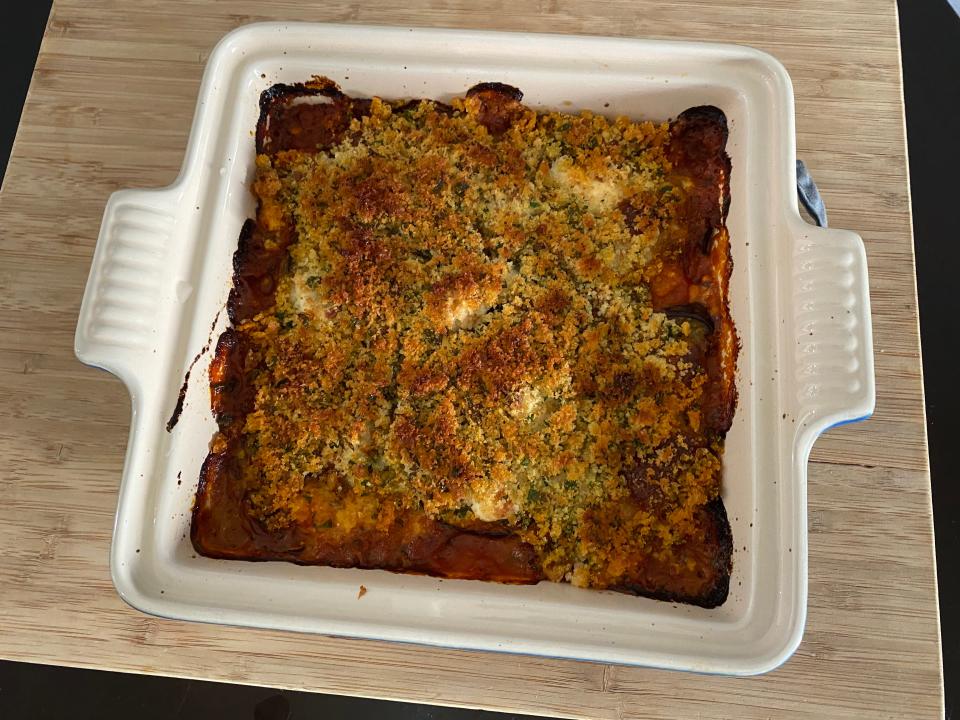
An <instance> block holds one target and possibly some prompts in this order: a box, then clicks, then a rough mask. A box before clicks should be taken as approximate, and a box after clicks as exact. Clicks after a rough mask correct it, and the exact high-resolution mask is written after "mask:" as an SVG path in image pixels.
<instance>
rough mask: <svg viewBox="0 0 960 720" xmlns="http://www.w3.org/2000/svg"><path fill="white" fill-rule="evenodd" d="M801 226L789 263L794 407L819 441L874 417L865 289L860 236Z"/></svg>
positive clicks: (865, 267) (867, 287)
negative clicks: (827, 433)
mask: <svg viewBox="0 0 960 720" xmlns="http://www.w3.org/2000/svg"><path fill="white" fill-rule="evenodd" d="M800 222H802V221H800ZM802 226H803V230H802V231H801V232H798V233H797V234H796V235H795V238H796V240H795V244H794V258H793V259H794V263H793V267H794V277H793V280H794V283H793V287H794V318H795V326H794V329H795V333H796V335H795V338H794V340H795V342H793V343H792V344H793V345H794V351H795V353H796V357H795V359H796V363H795V369H796V385H795V387H796V392H797V398H796V400H797V402H798V404H799V408H798V409H799V412H798V417H799V418H801V419H802V420H803V422H804V426H805V427H806V428H807V429H808V430H810V431H812V432H814V433H816V434H819V433H820V432H823V431H824V430H826V429H827V428H829V427H832V426H834V425H840V424H843V423H847V422H853V421H856V420H863V419H865V418H867V417H869V416H870V415H871V414H872V413H873V408H874V403H875V399H876V389H875V381H874V369H873V331H872V326H871V321H870V287H869V282H868V278H867V255H866V250H865V248H864V244H863V240H862V239H861V238H860V236H859V235H857V234H855V233H852V232H849V231H847V230H837V229H834V228H817V227H813V226H811V225H808V224H806V223H802Z"/></svg>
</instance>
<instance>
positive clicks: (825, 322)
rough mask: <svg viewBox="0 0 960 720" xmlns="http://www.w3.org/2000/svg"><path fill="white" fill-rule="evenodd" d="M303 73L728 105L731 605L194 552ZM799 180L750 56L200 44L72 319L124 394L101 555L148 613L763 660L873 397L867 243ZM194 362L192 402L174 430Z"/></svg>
mask: <svg viewBox="0 0 960 720" xmlns="http://www.w3.org/2000/svg"><path fill="white" fill-rule="evenodd" d="M314 74H317V75H326V76H328V77H330V78H332V79H333V80H335V81H337V82H338V83H340V85H341V86H342V88H343V90H344V91H345V92H346V93H348V94H350V95H354V96H371V95H380V96H383V97H388V98H394V97H427V98H433V99H439V100H447V99H449V98H450V97H452V96H455V95H461V94H462V93H463V92H464V91H465V90H467V89H468V88H469V87H471V86H472V85H474V84H476V83H478V82H482V81H500V82H505V83H508V84H510V85H514V86H517V87H519V88H520V89H522V90H523V91H524V93H525V97H524V101H525V103H526V104H528V105H529V106H531V107H534V108H538V109H540V108H542V109H558V110H564V111H571V110H577V109H590V110H593V111H596V112H600V113H603V114H608V115H611V116H612V115H620V114H623V115H628V116H630V117H632V118H649V119H655V120H663V119H667V118H670V117H675V116H676V115H677V114H678V113H679V112H680V111H682V110H684V109H686V108H688V107H691V106H695V105H704V104H710V105H716V106H718V107H720V108H721V109H723V110H724V112H725V113H726V115H727V117H728V120H729V125H730V138H729V143H728V152H729V154H730V156H731V159H732V165H733V172H732V177H731V198H732V203H731V206H730V213H729V217H728V222H727V224H728V228H729V232H730V237H731V246H732V255H733V260H734V271H733V276H732V279H731V289H730V303H731V309H732V313H733V317H734V321H735V323H736V326H737V329H738V331H739V334H740V339H741V344H742V350H741V353H740V359H739V368H738V379H737V385H738V388H739V393H740V400H739V404H738V408H737V413H736V417H735V420H734V424H733V428H732V429H731V431H730V433H729V435H728V437H727V443H726V454H725V458H724V489H723V499H724V503H725V505H726V508H727V513H728V515H729V517H730V523H731V527H732V530H733V537H734V545H735V548H736V550H735V554H734V564H733V573H732V576H731V590H730V596H729V598H728V600H727V601H726V603H725V604H724V605H722V606H721V607H719V608H717V609H713V610H705V609H702V608H698V607H692V606H685V605H674V604H671V603H665V602H659V601H655V600H649V599H646V598H637V597H632V596H628V595H622V594H618V593H614V592H601V591H594V590H584V589H580V588H575V587H571V586H568V585H562V584H554V583H549V582H543V583H540V584H538V585H532V586H512V585H500V584H496V583H486V582H479V581H470V580H441V579H438V578H432V577H425V576H415V575H399V574H394V573H390V572H386V571H380V570H352V569H336V568H326V567H301V566H297V565H293V564H289V563H284V562H241V561H227V560H214V559H210V558H205V557H200V556H197V555H196V553H195V552H194V550H193V548H192V546H191V544H190V539H189V535H190V533H189V530H190V516H191V510H192V505H193V498H194V494H195V492H196V485H197V479H198V476H199V472H200V465H201V463H202V462H203V460H204V458H205V457H206V454H207V451H208V444H209V442H210V439H211V437H212V436H213V433H214V431H215V423H214V421H213V417H212V415H211V412H210V400H209V388H208V377H207V366H208V365H209V361H210V357H211V352H212V347H213V345H214V344H215V342H216V338H217V337H218V336H219V334H220V333H221V332H222V331H223V329H224V328H225V327H226V324H227V319H226V313H225V312H223V309H224V306H225V303H226V300H227V295H228V293H229V290H230V287H231V273H232V268H231V260H232V255H233V252H234V250H235V249H236V245H237V237H238V234H239V231H240V227H241V225H242V223H243V221H244V219H246V218H247V217H250V216H252V215H253V212H254V200H253V196H252V194H251V192H250V189H249V188H250V182H251V180H252V178H253V163H254V138H253V133H252V131H253V129H254V127H255V125H256V121H257V116H258V106H257V101H258V98H259V95H260V93H261V91H263V90H264V89H266V88H267V87H269V86H270V85H272V84H274V83H277V82H296V81H302V80H305V79H307V78H309V77H310V76H311V75H314ZM794 183H795V139H794V125H793V92H792V88H791V84H790V79H789V77H788V75H787V73H786V71H785V70H784V68H783V66H782V65H780V63H778V62H777V61H776V60H775V59H773V58H772V57H770V56H769V55H766V54H764V53H761V52H758V51H756V50H753V49H750V48H745V47H736V46H727V45H711V44H702V43H684V42H660V41H643V40H630V39H613V38H599V37H577V36H558V35H534V34H519V33H494V32H474V31H462V30H426V29H414V28H387V27H370V26H347V25H316V24H298V23H289V24H288V23H269V24H256V25H249V26H246V27H243V28H240V29H239V30H236V31H234V32H232V33H230V34H229V35H227V36H226V37H225V38H224V39H223V40H222V41H221V42H220V43H219V45H218V46H217V47H216V49H215V50H214V51H213V53H212V55H211V57H210V59H209V62H208V65H207V69H206V73H205V75H204V79H203V83H202V86H201V89H200V97H199V101H198V105H197V110H196V115H195V117H194V124H193V131H192V133H191V136H190V141H189V144H188V148H187V156H186V160H185V162H184V165H183V169H182V171H181V173H180V176H179V178H178V179H177V181H176V182H175V183H174V184H173V185H171V186H170V187H167V188H163V189H159V190H122V191H119V192H117V193H114V194H113V196H111V198H110V200H109V202H108V204H107V208H106V211H105V214H104V219H103V224H102V227H101V230H100V236H99V239H98V242H97V247H96V251H95V253H94V257H93V263H92V267H91V271H90V277H89V280H88V283H87V288H86V292H85V294H84V298H83V304H82V307H81V311H80V317H79V322H78V327H77V334H76V354H77V357H78V358H80V360H82V361H83V362H85V363H88V364H90V365H95V366H98V367H101V368H104V369H105V370H107V371H109V372H111V373H113V374H115V375H117V376H118V377H119V378H120V379H121V380H122V381H123V382H124V384H125V385H126V386H127V388H128V390H129V392H130V397H131V402H132V406H133V415H132V421H131V431H130V439H129V443H128V447H127V455H126V462H125V466H124V473H123V480H122V484H121V488H120V498H119V505H118V510H117V516H116V526H115V530H114V539H113V547H112V552H111V570H112V576H113V581H114V584H115V585H116V587H117V590H118V591H119V593H120V594H121V596H122V597H123V598H124V600H126V601H127V602H128V603H130V604H131V605H133V606H134V607H136V608H138V609H140V610H142V611H144V612H148V613H152V614H155V615H160V616H164V617H171V618H180V619H188V620H199V621H204V622H217V623H230V624H234V625H247V626H254V627H265V628H276V629H285V630H295V631H305V632H317V633H327V634H335V635H349V636H356V637H365V638H377V639H384V640H396V641H408V642H417V643H427V644H432V645H441V646H447V647H461V648H472V649H482V650H500V651H506V652H520V653H531V654H537V655H548V656H557V657H567V658H580V659H586V660H595V661H605V662H616V663H629V664H644V665H654V666H659V667H668V668H679V669H685V670H695V671H702V672H718V673H730V674H753V673H760V672H765V671H767V670H770V669H772V668H774V667H776V666H777V665H779V664H780V663H782V662H783V661H784V660H785V659H786V658H788V657H789V656H790V654H791V653H792V652H793V651H794V650H795V649H796V647H797V645H798V644H799V642H800V638H801V636H802V634H803V626H804V620H805V615H806V600H807V531H806V466H807V458H808V456H809V453H810V449H811V447H812V445H813V443H814V441H815V439H816V438H817V436H818V435H819V434H820V433H821V432H823V431H824V430H826V429H827V428H829V427H830V426H832V425H835V424H838V423H843V422H848V421H852V420H857V419H862V418H864V417H866V416H868V415H869V414H870V413H871V412H872V410H873V405H874V377H873V354H872V343H871V327H870V308H869V296H868V289H867V288H868V286H867V270H866V256H865V252H864V247H863V242H862V240H861V239H860V238H859V237H858V236H857V235H855V234H853V233H850V232H847V231H843V230H833V229H820V228H816V227H814V226H811V225H809V224H807V223H805V222H804V221H803V220H802V219H801V218H800V215H799V214H798V210H797V200H796V190H795V185H794ZM187 373H189V382H188V383H187V384H186V385H185V387H186V391H185V395H184V397H183V413H182V416H181V418H180V421H179V423H178V424H177V425H176V427H175V428H174V429H173V431H172V432H167V430H166V423H167V420H168V418H170V416H171V414H172V413H173V411H174V407H175V406H176V404H177V400H178V394H179V393H180V390H181V385H182V384H183V383H184V376H185V374H187ZM361 584H362V585H363V586H364V587H366V589H367V592H366V593H365V594H363V595H362V597H358V596H359V595H360V593H359V592H358V590H359V588H360V585H361Z"/></svg>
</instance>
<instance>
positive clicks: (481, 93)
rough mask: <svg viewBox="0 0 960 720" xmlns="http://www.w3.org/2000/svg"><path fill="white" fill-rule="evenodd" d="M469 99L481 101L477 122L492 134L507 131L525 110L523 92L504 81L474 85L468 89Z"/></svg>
mask: <svg viewBox="0 0 960 720" xmlns="http://www.w3.org/2000/svg"><path fill="white" fill-rule="evenodd" d="M467 99H475V100H477V101H478V103H479V108H478V110H477V122H479V123H480V124H481V125H483V126H484V127H485V128H487V130H488V131H489V132H490V134H491V135H500V134H502V133H504V132H506V131H507V130H508V129H509V128H510V126H511V125H513V122H514V120H516V119H517V118H518V117H519V116H520V114H521V113H522V112H523V109H524V108H523V105H522V104H521V102H520V101H521V100H522V99H523V93H522V92H520V90H519V89H518V88H515V87H513V86H512V85H505V84H504V83H498V82H488V83H480V84H479V85H474V86H473V87H472V88H470V89H469V90H467Z"/></svg>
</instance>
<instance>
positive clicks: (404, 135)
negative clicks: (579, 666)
mask: <svg viewBox="0 0 960 720" xmlns="http://www.w3.org/2000/svg"><path fill="white" fill-rule="evenodd" d="M505 88H506V86H495V85H490V86H482V87H480V88H479V89H477V90H476V91H473V92H471V93H470V94H468V96H467V97H466V98H465V99H462V100H454V101H453V103H452V106H445V105H440V104H437V103H433V102H430V101H421V102H409V103H405V104H403V105H400V104H393V105H391V104H390V103H387V102H384V101H381V100H379V99H377V98H374V99H373V100H372V101H371V102H369V103H365V104H364V105H363V106H362V108H361V107H360V106H355V105H356V103H355V101H351V100H350V99H349V98H346V97H345V96H342V95H341V94H339V92H338V91H336V90H335V89H331V88H329V87H326V86H321V85H316V87H315V88H314V91H316V92H317V93H319V97H320V98H321V100H322V101H323V102H325V103H328V104H329V106H330V107H335V106H338V105H342V106H344V107H347V106H349V113H347V114H346V115H345V114H344V112H346V111H343V112H340V113H339V114H336V113H335V112H334V110H330V111H329V113H328V112H327V111H323V112H321V113H320V114H319V115H317V114H316V113H315V114H314V115H309V113H306V112H305V111H303V110H301V109H298V108H300V107H301V106H300V105H298V104H295V103H291V104H290V105H289V106H286V105H285V106H283V107H282V108H279V109H270V110H269V112H270V113H272V114H271V115H270V117H271V118H273V119H274V120H275V121H277V122H280V121H281V120H283V119H284V118H288V119H289V118H291V117H300V115H303V117H304V118H306V117H308V116H309V117H311V118H313V119H311V120H309V122H306V121H305V122H306V127H307V131H309V133H313V134H314V135H316V134H317V133H320V132H321V131H322V134H323V137H324V138H325V143H326V144H325V143H320V142H318V141H315V140H313V139H307V138H306V136H305V135H302V134H298V132H299V131H297V130H296V126H294V127H292V128H291V129H289V130H288V131H285V132H284V134H283V135H282V136H281V139H282V141H283V142H282V147H280V148H279V149H278V148H276V147H274V148H272V149H269V154H262V155H260V156H259V157H258V159H257V176H256V179H255V182H254V191H255V193H256V195H257V197H258V199H259V201H260V205H259V214H258V228H259V229H258V230H257V233H258V234H257V235H256V236H255V237H256V238H257V242H258V243H260V245H263V246H264V247H266V248H268V249H269V248H271V247H274V248H275V247H277V246H276V245H271V243H277V242H290V244H289V249H288V251H287V253H286V255H285V256H283V257H284V260H283V265H282V267H281V270H280V272H279V273H276V281H275V288H274V287H273V286H271V287H270V288H268V293H272V295H271V297H272V298H273V300H274V302H273V304H272V305H271V306H270V307H269V309H261V310H260V312H258V313H256V314H252V310H255V309H256V307H253V306H252V305H249V304H248V305H247V306H245V307H248V306H249V307H251V308H252V310H251V312H249V313H246V314H241V315H240V316H239V318H238V319H239V320H241V322H240V324H239V327H238V332H239V333H241V334H242V335H243V336H244V338H245V347H248V348H249V350H248V355H247V359H246V362H247V365H248V366H249V367H252V368H254V369H253V370H251V371H250V372H249V373H248V374H249V377H250V378H251V381H250V382H251V388H250V389H249V390H248V391H246V392H248V393H249V395H250V397H251V398H252V400H251V401H250V404H251V405H252V408H253V409H252V410H251V411H250V412H249V413H248V414H247V415H246V419H245V424H244V425H243V429H242V433H241V436H240V443H241V456H242V460H243V463H242V467H243V473H244V474H245V483H246V487H247V488H248V492H247V495H246V502H247V504H248V507H249V510H250V512H251V514H252V516H253V517H255V518H256V519H257V520H258V521H259V522H260V523H261V524H262V526H264V527H265V528H266V529H267V530H269V531H279V530H281V529H283V528H285V527H289V526H291V525H293V524H301V525H307V526H312V527H314V528H315V529H316V531H317V532H318V533H323V532H343V533H346V532H349V531H350V530H352V529H354V528H381V529H384V528H389V527H390V526H391V524H392V523H396V522H401V521H402V520H401V518H403V517H405V516H406V515H405V513H409V512H413V511H416V512H423V513H426V515H427V516H429V517H430V518H432V519H435V520H440V521H442V522H444V523H448V524H452V525H456V526H460V527H464V528H476V527H495V528H498V529H499V531H501V532H506V533H510V534H513V535H516V536H517V537H519V538H520V539H522V540H523V541H524V542H525V543H527V544H528V545H529V546H531V547H532V548H533V549H534V552H535V553H536V555H537V561H538V562H539V564H540V566H541V568H542V571H543V573H544V574H545V575H546V576H547V577H549V578H551V579H554V580H563V579H566V580H568V581H572V582H574V583H576V584H580V585H589V586H594V587H624V586H627V585H629V582H630V577H631V575H630V572H631V563H633V564H636V563H638V562H643V558H645V557H654V558H671V557H674V555H675V554H672V550H673V549H674V548H675V547H676V546H678V545H680V544H682V543H683V542H684V541H685V539H687V538H690V537H692V536H693V534H695V533H696V532H698V528H699V527H700V525H698V523H702V522H703V520H702V518H703V513H704V510H703V508H704V507H705V506H706V505H707V504H708V503H710V502H711V501H713V500H714V499H715V498H717V496H718V494H719V489H720V457H721V452H722V435H721V434H719V433H716V432H712V433H710V432H705V431H704V429H703V428H704V425H705V423H704V422H703V420H702V417H703V412H702V407H703V403H704V399H705V397H706V393H705V388H706V387H708V386H709V378H708V374H707V370H706V368H705V367H704V363H703V357H704V354H705V352H706V351H705V350H704V349H703V348H702V347H700V345H699V344H702V338H703V335H704V332H705V330H704V328H703V327H700V326H702V325H704V323H700V324H699V325H698V322H697V321H698V317H697V316H696V315H695V314H693V313H692V311H689V312H679V311H674V312H673V313H672V315H671V316H667V315H664V314H663V313H660V312H655V311H654V307H655V306H654V302H653V299H652V298H653V297H654V296H656V297H657V298H665V297H666V298H668V299H674V298H675V299H676V302H675V303H674V304H675V305H678V306H680V305H681V304H682V303H688V300H689V298H688V295H689V293H688V292H687V290H688V287H687V282H688V281H687V280H686V279H685V278H684V276H683V275H682V273H681V272H680V271H679V270H674V269H675V268H679V267H680V265H679V264H678V263H677V256H678V253H680V252H682V251H683V249H684V248H685V247H686V243H687V238H686V236H684V235H683V234H682V233H678V231H677V229H676V228H677V224H678V221H679V220H681V218H679V217H678V213H681V212H687V211H688V210H689V207H690V204H689V203H688V202H686V200H685V195H684V193H685V190H684V183H683V182H682V178H679V177H677V175H676V174H675V173H674V172H673V166H672V164H671V160H670V157H671V155H670V154H669V153H668V149H669V143H670V139H671V135H670V126H669V125H667V124H659V125H656V124H653V123H649V122H633V121H630V120H628V119H625V118H618V119H616V120H609V119H607V118H605V117H601V116H599V115H594V114H591V113H589V112H583V113H581V114H579V115H570V114H564V113H557V112H548V113H541V114H537V113H535V112H533V111H532V110H530V109H528V108H526V107H525V106H523V105H522V104H521V103H520V97H519V95H515V94H511V92H509V90H510V89H509V88H506V89H505ZM304 92H306V90H304ZM324 107H326V105H324ZM310 123H313V124H310ZM310 137H311V138H312V137H313V135H311V136H310ZM268 139H269V138H267V140H268ZM267 140H264V141H263V142H262V143H261V144H264V143H266V144H269V143H268V142H267ZM285 227H286V228H290V230H291V232H290V234H291V235H292V237H290V238H287V237H286V236H285V235H284V234H283V233H284V230H283V229H284V228H285ZM258 247H259V246H258ZM665 268H666V270H665ZM671 272H672V273H673V274H672V275H671V274H670V273H671ZM245 277H246V276H245ZM249 279H250V281H251V282H253V281H257V282H260V281H263V278H262V277H260V276H259V275H250V278H249ZM258 307H261V308H262V307H263V305H261V306H258ZM682 307H683V308H688V307H692V306H690V305H683V306H682ZM709 330H711V331H712V326H711V327H710V328H709ZM504 529H505V530H504ZM464 542H465V543H466V542H467V541H466V540H464ZM676 556H677V557H682V553H680V554H679V555H676ZM361 594H362V591H361Z"/></svg>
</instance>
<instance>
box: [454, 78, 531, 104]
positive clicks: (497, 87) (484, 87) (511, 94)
mask: <svg viewBox="0 0 960 720" xmlns="http://www.w3.org/2000/svg"><path fill="white" fill-rule="evenodd" d="M492 95H499V96H502V97H503V98H506V99H510V100H513V101H514V102H520V101H521V100H523V92H522V91H521V90H520V88H515V87H514V86H513V85H507V84H506V83H501V82H482V83H477V84H476V85H474V86H473V87H472V88H470V89H469V90H467V97H477V96H484V97H488V96H492Z"/></svg>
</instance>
